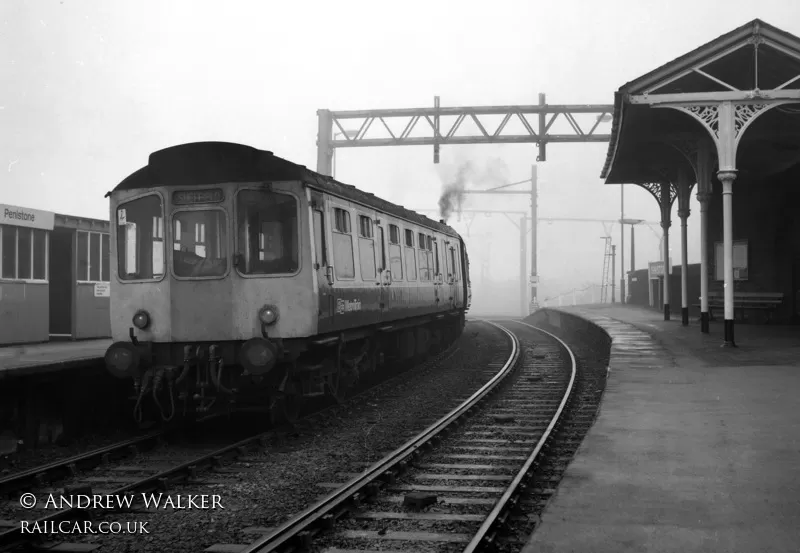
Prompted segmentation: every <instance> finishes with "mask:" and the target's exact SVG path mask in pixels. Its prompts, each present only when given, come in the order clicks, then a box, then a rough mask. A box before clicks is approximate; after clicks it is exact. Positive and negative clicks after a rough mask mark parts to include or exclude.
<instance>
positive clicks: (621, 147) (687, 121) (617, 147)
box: [600, 19, 800, 184]
mask: <svg viewBox="0 0 800 553" xmlns="http://www.w3.org/2000/svg"><path fill="white" fill-rule="evenodd" d="M798 90H800V38H798V37H796V36H794V35H792V34H790V33H787V32H785V31H782V30H780V29H778V28H776V27H773V26H772V25H769V24H768V23H765V22H763V21H761V20H759V19H754V20H753V21H751V22H749V23H747V24H745V25H742V26H741V27H739V28H737V29H734V30H733V31H731V32H729V33H726V34H724V35H722V36H720V37H719V38H717V39H715V40H712V41H711V42H708V43H707V44H704V45H703V46H700V47H699V48H697V49H695V50H693V51H691V52H689V53H687V54H685V55H683V56H681V57H679V58H676V59H674V60H672V61H670V62H669V63H666V64H664V65H662V66H661V67H659V68H657V69H654V70H653V71H651V72H649V73H647V74H645V75H642V76H641V77H639V78H637V79H635V80H633V81H631V82H629V83H626V84H624V85H623V86H621V87H620V88H619V90H618V91H617V92H616V93H615V95H614V120H613V123H612V130H611V140H610V143H609V147H608V154H607V156H606V163H605V166H604V167H603V171H602V173H601V175H600V176H601V177H602V178H604V179H606V184H621V183H631V182H633V183H644V182H654V181H659V180H663V179H664V178H665V174H666V173H672V174H674V173H675V172H676V171H677V170H678V168H679V167H681V166H684V168H687V169H689V170H691V166H690V165H689V164H688V162H687V160H686V158H685V157H684V156H683V155H681V154H680V152H679V150H678V149H677V148H675V147H674V146H673V145H671V144H675V143H678V142H681V141H687V140H691V141H697V140H708V141H710V135H709V134H708V132H707V131H706V130H705V129H704V128H703V127H702V125H701V124H700V123H699V122H698V121H696V120H695V119H694V118H692V117H691V116H689V115H687V114H684V113H681V112H680V111H678V110H675V109H668V108H659V107H653V106H652V105H650V104H648V103H636V102H635V99H636V98H647V97H648V96H651V97H652V95H670V96H669V98H671V99H673V100H674V101H684V100H685V101H686V102H697V101H706V102H705V103H706V104H707V105H708V104H712V103H714V102H708V101H707V100H709V98H714V99H716V102H717V103H718V102H720V101H722V100H725V99H732V100H734V101H746V98H747V97H748V94H749V96H750V97H755V98H758V97H759V94H762V93H763V92H764V91H777V92H782V91H798ZM712 151H714V150H713V147H712ZM736 161H737V168H738V169H739V170H740V171H741V172H744V173H747V172H752V173H760V174H769V173H774V172H778V171H782V170H784V169H786V168H788V167H790V166H792V165H794V164H796V163H798V162H800V108H798V107H797V106H791V105H782V106H779V107H776V108H774V109H771V110H770V111H768V112H766V113H764V114H763V115H762V116H760V117H759V118H758V119H757V120H755V121H754V122H753V124H752V125H751V126H750V127H749V128H748V129H747V130H746V132H745V133H744V134H743V136H742V142H741V146H740V148H739V154H738V157H737V160H736Z"/></svg>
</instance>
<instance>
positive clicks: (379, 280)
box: [106, 142, 470, 420]
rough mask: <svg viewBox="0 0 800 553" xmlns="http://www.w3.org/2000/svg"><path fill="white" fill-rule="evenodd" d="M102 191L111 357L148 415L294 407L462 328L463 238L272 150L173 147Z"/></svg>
mask: <svg viewBox="0 0 800 553" xmlns="http://www.w3.org/2000/svg"><path fill="white" fill-rule="evenodd" d="M109 195H110V199H111V219H110V220H111V227H112V228H111V259H112V263H111V327H112V333H113V338H114V340H115V343H114V344H113V345H112V346H111V347H110V348H109V349H108V351H107V353H106V365H107V367H108V370H109V371H110V372H112V373H113V374H114V375H116V376H118V377H120V378H129V379H131V380H132V382H133V384H134V388H135V392H136V393H135V397H136V407H135V413H136V416H137V418H139V419H141V418H142V416H143V410H144V411H145V412H149V411H151V410H152V411H153V412H155V413H156V414H160V416H161V418H163V419H165V420H169V419H171V418H172V417H173V416H174V415H175V413H176V412H179V411H182V412H183V413H184V414H197V413H203V412H207V411H209V410H211V409H212V408H214V406H215V405H217V406H219V405H228V406H230V405H231V404H234V405H253V404H255V405H262V406H267V407H269V408H270V410H271V412H272V413H273V415H274V416H277V417H291V416H293V415H295V414H296V412H297V407H298V405H299V404H300V402H301V401H302V399H303V398H305V397H309V396H319V395H332V396H334V397H337V398H342V397H343V396H344V395H345V394H346V392H347V390H348V388H350V387H351V386H352V385H353V384H354V383H355V382H356V381H358V379H359V378H360V377H361V376H362V375H364V374H368V373H373V372H375V371H378V370H380V368H381V367H382V366H384V365H385V364H386V363H387V362H390V361H392V360H411V359H417V358H420V357H422V356H424V355H426V354H428V353H430V352H433V351H437V350H440V349H441V348H443V347H446V346H447V345H448V344H449V343H450V342H452V341H453V340H454V339H455V338H456V337H457V336H458V335H459V334H460V332H461V330H462V328H463V326H464V317H465V313H466V311H467V309H468V307H469V300H470V285H469V261H468V257H467V251H466V248H465V246H464V241H463V240H462V238H461V237H460V236H459V235H458V233H456V232H455V231H454V230H453V229H452V228H450V227H449V226H447V225H445V224H444V223H443V222H436V221H433V220H431V219H428V218H427V217H424V216H422V215H419V214H417V213H415V212H412V211H409V210H407V209H404V208H403V207H400V206H397V205H394V204H392V203H389V202H387V201H385V200H382V199H380V198H378V197H376V196H374V195H372V194H369V193H366V192H363V191H361V190H358V189H357V188H355V187H353V186H348V185H345V184H342V183H340V182H337V181H335V180H333V179H331V178H329V177H326V176H324V175H321V174H318V173H315V172H313V171H310V170H308V169H306V168H305V167H303V166H301V165H296V164H294V163H291V162H289V161H287V160H284V159H281V158H279V157H276V156H274V155H273V154H272V153H271V152H267V151H261V150H257V149H254V148H251V147H248V146H243V145H238V144H230V143H219V142H211V143H194V144H184V145H180V146H174V147H171V148H167V149H165V150H161V151H158V152H155V153H153V154H151V155H150V158H149V163H148V165H147V166H146V167H143V168H141V169H139V170H138V171H136V172H135V173H133V174H132V175H130V176H129V177H128V178H126V179H125V180H124V181H122V182H121V183H120V184H119V185H118V186H117V187H116V188H114V190H113V191H112V192H110V193H109Z"/></svg>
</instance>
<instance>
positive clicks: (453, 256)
mask: <svg viewBox="0 0 800 553" xmlns="http://www.w3.org/2000/svg"><path fill="white" fill-rule="evenodd" d="M450 264H451V266H452V267H453V273H452V274H453V282H456V281H458V263H456V248H455V247H453V246H451V247H450Z"/></svg>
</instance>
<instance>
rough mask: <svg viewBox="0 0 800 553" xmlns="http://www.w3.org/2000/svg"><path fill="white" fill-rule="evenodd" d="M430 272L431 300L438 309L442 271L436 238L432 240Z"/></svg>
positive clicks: (440, 297) (440, 296)
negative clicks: (431, 284)
mask: <svg viewBox="0 0 800 553" xmlns="http://www.w3.org/2000/svg"><path fill="white" fill-rule="evenodd" d="M431 272H432V273H433V298H434V303H436V307H437V308H438V307H440V306H441V301H442V270H441V265H440V261H439V242H438V240H436V238H434V239H433V267H431Z"/></svg>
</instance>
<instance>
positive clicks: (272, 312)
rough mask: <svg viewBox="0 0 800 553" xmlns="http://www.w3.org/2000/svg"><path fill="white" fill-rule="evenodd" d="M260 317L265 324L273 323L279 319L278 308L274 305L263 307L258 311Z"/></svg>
mask: <svg viewBox="0 0 800 553" xmlns="http://www.w3.org/2000/svg"><path fill="white" fill-rule="evenodd" d="M258 318H259V319H261V322H262V323H264V324H265V325H271V324H272V323H274V322H275V321H277V320H278V308H277V307H273V306H272V305H267V306H265V307H262V308H261V311H259V312H258Z"/></svg>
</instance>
